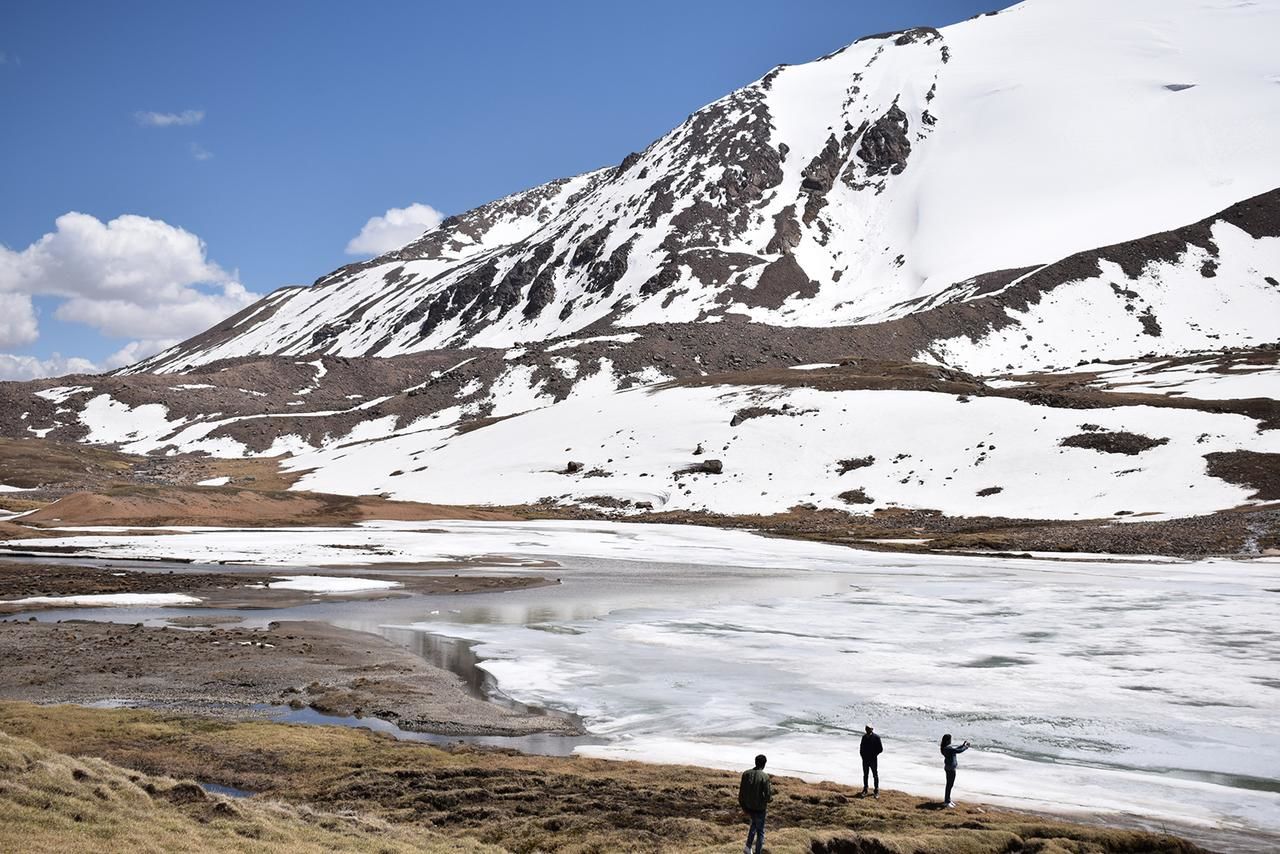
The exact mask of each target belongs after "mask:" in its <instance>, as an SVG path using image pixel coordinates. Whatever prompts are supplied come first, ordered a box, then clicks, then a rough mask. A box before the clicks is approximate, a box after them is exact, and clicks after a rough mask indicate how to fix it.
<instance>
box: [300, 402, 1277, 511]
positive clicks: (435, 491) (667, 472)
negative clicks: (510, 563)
mask: <svg viewBox="0 0 1280 854" xmlns="http://www.w3.org/2000/svg"><path fill="white" fill-rule="evenodd" d="M750 407H763V408H766V409H769V410H771V413H772V414H766V415H761V416H758V417H753V418H750V419H749V420H746V421H744V422H742V423H741V424H739V425H738V426H732V425H731V424H730V421H731V420H732V419H733V416H734V414H735V413H736V412H738V411H739V410H745V409H748V408H750ZM784 407H786V408H785V409H784ZM1090 431H1094V432H1104V433H1105V432H1113V431H1114V432H1119V431H1129V432H1134V433H1137V434H1140V435H1143V436H1146V437H1148V438H1151V439H1153V440H1164V442H1163V444H1160V445H1158V446H1156V447H1152V448H1150V449H1149V450H1146V451H1142V452H1141V453H1138V454H1135V455H1127V454H1117V453H1103V452H1100V451H1096V450H1091V449H1088V448H1079V447H1063V446H1061V445H1060V443H1061V441H1062V440H1063V439H1066V438H1068V437H1070V436H1075V435H1080V434H1081V433H1084V432H1090ZM698 447H702V448H703V453H702V454H701V455H696V454H695V451H696V449H697V448H698ZM1238 449H1248V450H1254V451H1260V452H1268V453H1276V452H1280V431H1268V432H1261V433H1260V432H1258V430H1257V422H1255V421H1254V420H1253V419H1250V418H1246V417H1244V416H1239V415H1229V414H1213V413H1205V412H1198V411H1191V410H1172V409H1161V408H1155V407H1116V408H1111V409H1090V410H1075V409H1056V408H1050V407H1044V406H1032V405H1030V404H1027V403H1024V402H1021V401H1017V400H1011V399H1006V398H996V397H983V398H973V399H969V400H967V401H964V400H961V399H960V398H959V397H957V396H955V395H948V394H939V393H930V392H918V391H840V392H825V391H817V390H814V389H806V388H796V389H787V388H777V387H772V388H770V387H715V388H662V387H660V388H657V389H637V390H632V391H627V392H621V393H618V394H616V395H613V396H611V397H609V398H608V399H606V400H602V399H587V400H580V401H576V400H568V401H565V402H563V403H559V404H556V405H554V406H549V407H545V408H542V409H538V410H536V411H533V412H529V413H526V414H524V415H522V416H520V417H518V418H513V419H509V420H507V421H503V422H499V423H497V424H492V425H490V426H488V427H485V428H484V429H482V430H475V431H472V432H468V433H465V434H462V435H449V433H448V431H443V430H441V431H436V432H434V433H432V432H429V431H423V432H413V433H407V434H405V435H404V436H401V437H396V438H392V439H390V440H386V441H382V442H369V443H363V444H356V445H337V446H334V447H332V448H327V449H324V450H319V451H316V452H314V453H309V454H303V455H300V456H298V457H294V458H292V459H290V460H287V461H285V463H284V466H285V468H287V469H291V470H295V471H302V472H307V473H306V474H304V475H303V477H302V479H301V480H300V481H299V482H298V484H297V488H299V489H310V490H315V491H319V492H338V493H349V494H377V493H387V494H389V495H391V496H393V497H395V498H402V499H407V500H413V501H425V502H437V503H444V504H497V505H503V504H526V503H534V502H537V501H539V500H541V499H543V498H552V499H554V500H557V501H564V502H569V501H574V502H578V503H588V504H589V503H591V502H590V499H591V498H593V497H599V496H603V497H606V498H615V499H620V500H625V501H631V502H649V503H650V504H651V505H652V507H653V509H661V510H701V509H709V510H713V511H716V512H720V513H727V514H752V513H771V512H780V511H785V510H787V509H789V508H791V507H794V506H796V505H797V504H802V503H809V504H813V505H816V506H817V507H819V508H824V507H825V508H837V509H841V510H847V511H849V512H862V513H869V512H871V511H873V510H874V509H876V508H884V507H889V506H899V507H918V508H928V509H935V510H941V511H942V512H944V513H946V514H949V515H993V516H1010V517H1026V518H1039V519H1085V518H1098V517H1108V516H1112V515H1114V514H1116V513H1117V512H1119V511H1128V512H1129V513H1132V514H1154V515H1162V516H1189V515H1196V514H1201V513H1209V512H1213V511H1214V510H1218V509H1222V508H1227V507H1234V506H1239V505H1244V504H1248V503H1249V502H1250V499H1249V496H1250V494H1251V493H1252V490H1250V489H1248V488H1245V487H1241V486H1236V485H1232V484H1229V483H1226V482H1225V481H1222V480H1218V479H1217V478H1213V477H1210V476H1209V475H1208V473H1207V472H1206V471H1205V461H1204V455H1205V454H1208V453H1211V452H1214V451H1232V450H1238ZM709 459H716V460H720V461H721V463H722V465H723V473H721V474H708V473H688V474H679V472H680V471H681V470H682V469H687V468H689V467H692V466H696V465H698V464H700V463H701V462H703V461H705V460H709ZM867 459H870V461H869V462H866V463H865V464H863V465H860V466H859V467H857V468H853V469H851V470H849V471H848V472H847V473H845V474H841V461H844V460H857V461H861V460H867ZM569 461H577V462H581V463H582V464H583V470H582V471H580V472H578V473H574V474H566V473H565V470H566V467H567V464H568V462H569ZM396 471H401V472H403V473H402V474H398V475H393V472H396ZM858 489H861V490H862V491H863V493H864V495H863V496H861V497H858V498H857V499H856V501H858V502H865V503H851V502H849V501H846V500H845V499H842V498H841V497H840V496H841V495H842V494H844V493H847V492H850V491H853V490H858ZM992 489H995V490H998V491H996V492H994V493H991V492H989V493H988V494H985V495H980V494H979V493H980V492H982V491H984V490H992ZM1146 518H1152V516H1147V517H1146Z"/></svg>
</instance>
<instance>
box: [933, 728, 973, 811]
mask: <svg viewBox="0 0 1280 854" xmlns="http://www.w3.org/2000/svg"><path fill="white" fill-rule="evenodd" d="M968 749H969V742H967V741H966V742H965V743H964V744H962V745H960V746H959V747H955V746H954V745H952V744H951V733H947V734H946V735H944V736H943V737H942V744H941V745H940V746H939V750H940V751H941V752H942V768H943V770H944V771H946V773H947V793H946V795H945V796H944V797H943V799H942V800H943V803H944V804H945V805H946V806H948V807H954V806H955V805H956V804H955V801H953V800H951V787H952V786H954V785H955V784H956V769H957V768H959V767H960V760H959V759H957V758H956V757H957V756H959V755H960V754H961V753H964V752H965V751H966V750H968Z"/></svg>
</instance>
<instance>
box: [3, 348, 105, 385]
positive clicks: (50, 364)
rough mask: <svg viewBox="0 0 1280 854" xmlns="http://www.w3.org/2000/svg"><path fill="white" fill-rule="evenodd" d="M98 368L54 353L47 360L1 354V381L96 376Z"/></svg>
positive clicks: (89, 363)
mask: <svg viewBox="0 0 1280 854" xmlns="http://www.w3.org/2000/svg"><path fill="white" fill-rule="evenodd" d="M98 370H99V369H98V366H97V365H95V364H94V363H93V362H90V361H89V360H88V359H81V358H79V357H76V356H72V357H71V358H63V357H62V355H61V354H59V353H54V354H53V355H51V356H50V357H49V358H47V359H38V358H36V357H35V356H14V355H12V354H11V353H0V380H38V379H41V378H42V377H60V376H63V375H65V374H96V373H97V372H98Z"/></svg>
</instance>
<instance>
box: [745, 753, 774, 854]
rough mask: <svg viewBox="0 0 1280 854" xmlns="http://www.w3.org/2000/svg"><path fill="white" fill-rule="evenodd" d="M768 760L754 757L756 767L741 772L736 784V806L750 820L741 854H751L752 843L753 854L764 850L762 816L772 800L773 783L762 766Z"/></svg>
mask: <svg viewBox="0 0 1280 854" xmlns="http://www.w3.org/2000/svg"><path fill="white" fill-rule="evenodd" d="M768 761H769V760H768V759H767V758H766V757H765V755H764V754H763V753H761V754H760V755H759V756H757V757H756V767H754V768H752V769H750V770H749V771H743V772H742V782H741V783H739V784H738V806H740V807H742V811H743V812H745V813H746V814H747V817H748V818H749V819H750V820H751V827H750V829H749V830H748V831H747V844H746V845H744V846H743V847H742V852H743V854H752V845H751V844H752V842H754V843H755V854H760V852H761V850H762V849H763V848H764V814H765V810H766V809H768V807H769V801H771V800H773V783H771V782H770V781H769V775H768V774H766V773H764V764H765V763H766V762H768Z"/></svg>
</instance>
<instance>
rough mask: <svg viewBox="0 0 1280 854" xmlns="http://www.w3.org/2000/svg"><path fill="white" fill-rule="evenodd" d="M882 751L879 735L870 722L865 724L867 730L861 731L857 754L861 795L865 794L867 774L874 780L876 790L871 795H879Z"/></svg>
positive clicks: (882, 746) (864, 795)
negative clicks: (860, 777)
mask: <svg viewBox="0 0 1280 854" xmlns="http://www.w3.org/2000/svg"><path fill="white" fill-rule="evenodd" d="M881 753H884V745H883V744H881V743H880V736H878V735H876V733H875V730H874V729H873V728H872V726H871V724H867V731H866V732H865V733H863V736H862V743H860V744H859V745H858V754H859V755H860V756H862V796H863V797H864V798H865V797H866V796H867V776H868V775H870V776H871V777H872V778H873V779H874V780H875V781H876V791H875V794H874V795H872V797H876V798H878V797H880V767H879V766H880V754H881Z"/></svg>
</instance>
